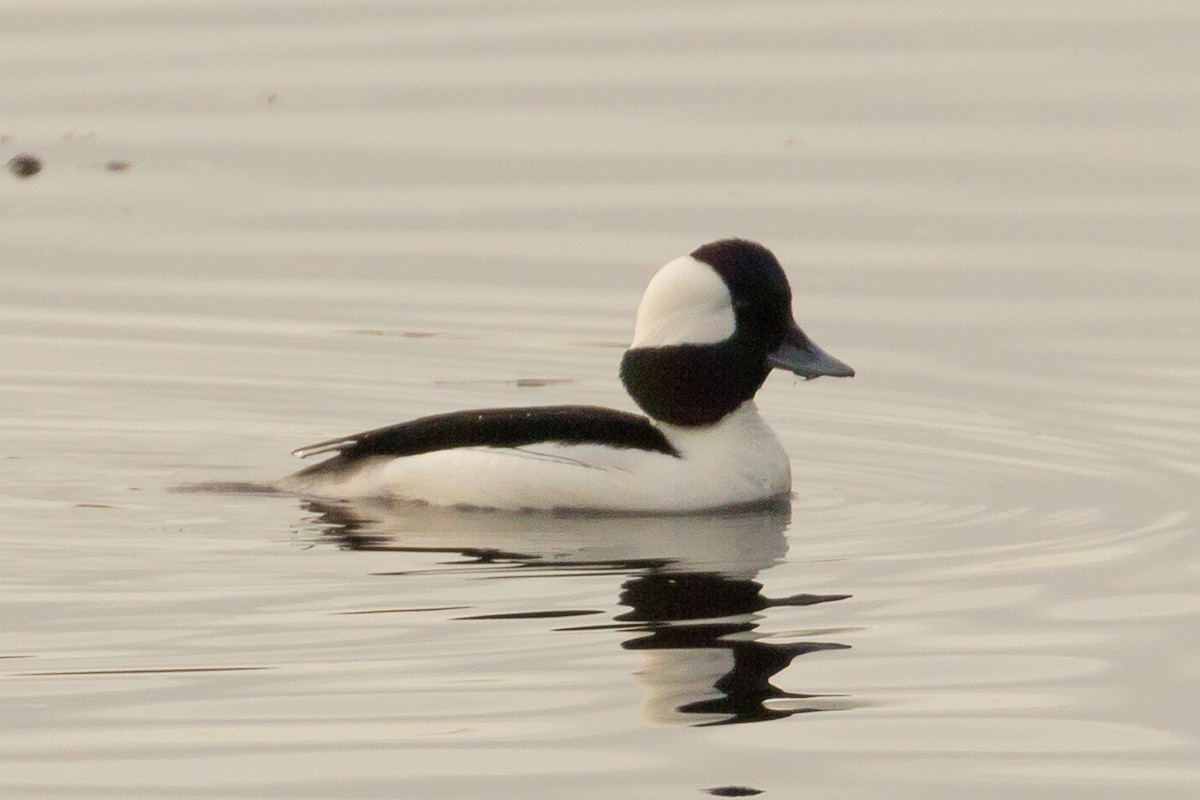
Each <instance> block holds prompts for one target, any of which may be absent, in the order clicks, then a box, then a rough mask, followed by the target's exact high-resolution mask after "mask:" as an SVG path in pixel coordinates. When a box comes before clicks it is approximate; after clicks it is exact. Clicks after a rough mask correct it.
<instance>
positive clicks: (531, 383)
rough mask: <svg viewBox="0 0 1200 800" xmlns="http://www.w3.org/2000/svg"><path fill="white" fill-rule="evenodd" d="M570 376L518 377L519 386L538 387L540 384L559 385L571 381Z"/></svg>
mask: <svg viewBox="0 0 1200 800" xmlns="http://www.w3.org/2000/svg"><path fill="white" fill-rule="evenodd" d="M570 382H571V379H570V378H517V386H520V387H522V388H537V387H540V386H558V385H559V384H563V383H570Z"/></svg>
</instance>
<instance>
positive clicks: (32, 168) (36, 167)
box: [8, 153, 42, 178]
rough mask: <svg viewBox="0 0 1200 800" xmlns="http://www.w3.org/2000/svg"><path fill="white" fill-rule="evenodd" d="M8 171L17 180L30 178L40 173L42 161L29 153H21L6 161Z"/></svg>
mask: <svg viewBox="0 0 1200 800" xmlns="http://www.w3.org/2000/svg"><path fill="white" fill-rule="evenodd" d="M8 171H9V172H11V173H12V174H13V175H16V176H17V177H18V178H32V177H33V176H34V175H37V174H38V173H39V172H41V171H42V161H41V159H40V158H38V157H37V156H35V155H33V154H31V153H21V154H19V155H15V156H13V157H12V158H10V159H9V160H8Z"/></svg>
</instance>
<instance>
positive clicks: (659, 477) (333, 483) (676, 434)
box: [280, 402, 792, 513]
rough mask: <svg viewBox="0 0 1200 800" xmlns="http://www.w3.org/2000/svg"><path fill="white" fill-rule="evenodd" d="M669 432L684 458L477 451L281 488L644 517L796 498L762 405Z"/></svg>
mask: <svg viewBox="0 0 1200 800" xmlns="http://www.w3.org/2000/svg"><path fill="white" fill-rule="evenodd" d="M662 429H663V431H664V433H666V434H667V438H668V439H670V441H671V443H672V444H673V445H674V446H675V447H676V448H677V449H678V450H679V452H680V457H679V458H675V457H673V456H668V455H664V454H662V453H649V452H646V451H644V450H629V449H617V448H612V447H605V446H602V445H569V444H539V445H532V446H529V447H519V448H492V447H470V448H457V449H454V450H439V451H436V452H432V453H422V454H420V455H415V456H406V457H403V458H393V459H387V458H380V459H373V460H371V461H367V462H364V463H363V465H362V467H361V468H359V469H357V470H354V471H353V472H351V473H349V474H342V475H328V476H323V475H320V474H312V475H306V476H303V477H300V476H295V475H293V476H291V477H290V478H285V479H284V480H283V481H281V482H280V485H281V488H285V489H288V490H289V491H300V492H302V493H305V494H310V495H317V496H324V497H331V498H361V497H389V498H395V499H399V500H411V501H420V502H425V503H430V504H432V505H437V506H476V507H482V508H497V509H505V510H513V511H516V510H535V509H539V510H551V509H575V510H588V511H614V512H644V513H686V512H693V511H705V510H713V509H720V508H729V507H732V506H740V505H747V504H751V503H757V502H761V501H764V500H769V499H772V498H777V497H782V496H786V495H787V493H788V492H789V491H790V490H791V483H792V478H791V467H790V464H789V463H788V458H787V454H786V453H785V452H784V451H783V446H782V445H781V444H780V443H779V439H778V438H776V436H775V434H774V432H772V431H771V429H770V428H769V427H767V425H766V424H765V423H764V422H763V421H762V419H761V418H760V417H759V415H758V411H757V409H756V408H755V407H754V404H753V402H747V403H745V404H744V405H742V406H741V407H740V408H739V409H738V410H737V411H735V412H733V413H732V414H729V415H728V416H727V417H725V418H724V419H722V420H721V421H720V422H718V423H717V424H716V425H711V426H706V427H702V428H682V427H676V426H673V425H662ZM298 484H302V485H298Z"/></svg>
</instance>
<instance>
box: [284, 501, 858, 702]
mask: <svg viewBox="0 0 1200 800" xmlns="http://www.w3.org/2000/svg"><path fill="white" fill-rule="evenodd" d="M306 508H307V509H308V510H309V511H310V512H312V513H314V514H315V515H316V517H315V518H314V520H313V521H314V523H315V524H316V526H317V529H318V530H319V531H320V534H321V536H322V538H324V539H325V540H328V541H333V542H335V543H336V544H337V545H338V546H340V547H343V548H346V549H351V550H375V551H377V550H387V551H398V552H444V553H453V554H457V555H460V556H463V557H466V558H468V559H471V561H472V562H474V563H476V564H478V563H488V564H509V565H512V566H513V567H519V568H538V567H554V568H555V569H556V570H563V569H579V570H581V571H586V572H588V573H590V574H595V572H596V571H597V570H603V571H610V572H612V573H614V574H620V575H625V576H627V579H626V580H625V582H624V583H623V585H622V586H621V590H620V596H619V602H620V604H621V605H623V606H625V607H627V608H628V610H627V611H624V612H622V613H620V614H618V615H616V616H615V617H614V618H613V622H612V623H608V624H604V625H599V626H587V628H588V629H598V628H609V629H618V630H621V631H627V632H630V633H632V634H633V635H632V636H631V637H630V638H629V639H627V640H626V641H624V642H623V643H622V647H624V648H625V649H627V650H632V651H638V652H640V653H642V654H644V660H643V663H642V666H641V668H640V669H639V670H638V672H637V680H638V682H639V683H640V684H641V685H642V686H643V687H644V689H645V692H646V695H645V699H644V701H643V703H642V712H643V715H644V716H645V717H646V719H647V720H649V721H652V722H655V723H659V724H689V725H717V724H731V723H740V722H760V721H765V720H772V719H780V718H783V717H788V716H791V715H793V714H797V713H805V712H812V711H822V710H830V709H836V708H846V707H848V706H849V705H850V703H849V702H848V698H844V697H835V696H828V695H814V694H797V693H793V692H787V691H784V690H782V689H779V688H778V687H776V686H774V685H773V684H772V683H771V678H772V677H773V676H775V675H776V674H778V673H779V672H781V671H782V670H784V669H785V668H787V667H788V666H789V665H790V664H791V663H792V661H793V660H794V659H796V658H797V657H799V656H802V655H804V654H806V653H812V652H816V651H821V650H835V649H846V648H848V647H849V645H846V644H841V643H836V642H829V641H810V640H808V639H805V640H803V641H791V642H784V641H774V640H772V639H771V638H770V637H769V636H764V635H763V634H761V633H757V634H756V633H755V631H756V630H757V629H758V627H759V624H760V621H761V619H762V618H763V612H764V611H766V610H767V609H769V608H773V607H779V606H793V607H800V606H810V605H816V604H820V603H828V602H833V601H837V600H842V599H845V598H847V597H849V595H841V594H839V595H812V594H800V595H794V596H790V597H783V598H776V599H772V598H769V597H766V596H765V595H764V594H763V593H762V589H763V586H762V584H761V583H759V582H758V581H756V580H754V579H755V578H756V577H757V575H758V573H759V572H760V571H762V570H764V569H767V568H769V567H771V566H773V565H774V564H775V563H776V562H777V561H778V560H779V559H780V558H781V557H782V556H783V555H784V553H785V552H786V550H787V543H786V539H785V537H784V531H785V530H786V529H787V527H788V524H789V522H790V509H788V508H775V509H768V510H758V511H754V512H742V513H729V514H722V515H709V516H694V517H668V518H661V517H658V518H649V517H613V516H595V515H592V516H587V515H571V516H556V515H549V514H502V513H496V512H468V511H448V510H445V509H436V508H429V507H421V506H397V505H395V504H390V503H377V504H376V503H371V504H364V503H354V504H347V503H327V502H316V501H306ZM463 566H469V565H463ZM578 613H580V612H576V611H566V612H564V611H561V610H551V611H535V612H530V613H529V614H524V615H521V616H531V617H543V618H545V617H561V616H572V615H576V614H578ZM504 616H506V617H510V616H514V615H504ZM472 618H473V619H480V618H488V617H487V616H486V615H485V616H483V617H480V616H474V617H472ZM581 629H582V628H580V627H574V628H570V630H581Z"/></svg>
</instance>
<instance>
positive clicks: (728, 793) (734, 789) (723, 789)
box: [704, 786, 763, 797]
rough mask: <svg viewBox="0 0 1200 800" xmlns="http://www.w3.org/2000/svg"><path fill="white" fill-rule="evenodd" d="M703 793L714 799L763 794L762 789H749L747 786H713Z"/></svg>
mask: <svg viewBox="0 0 1200 800" xmlns="http://www.w3.org/2000/svg"><path fill="white" fill-rule="evenodd" d="M704 791H706V792H708V793H709V794H711V795H714V796H716V797H752V796H754V795H756V794H762V793H763V790H762V789H751V788H750V787H749V786H714V787H713V788H711V789H705V790H704Z"/></svg>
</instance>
